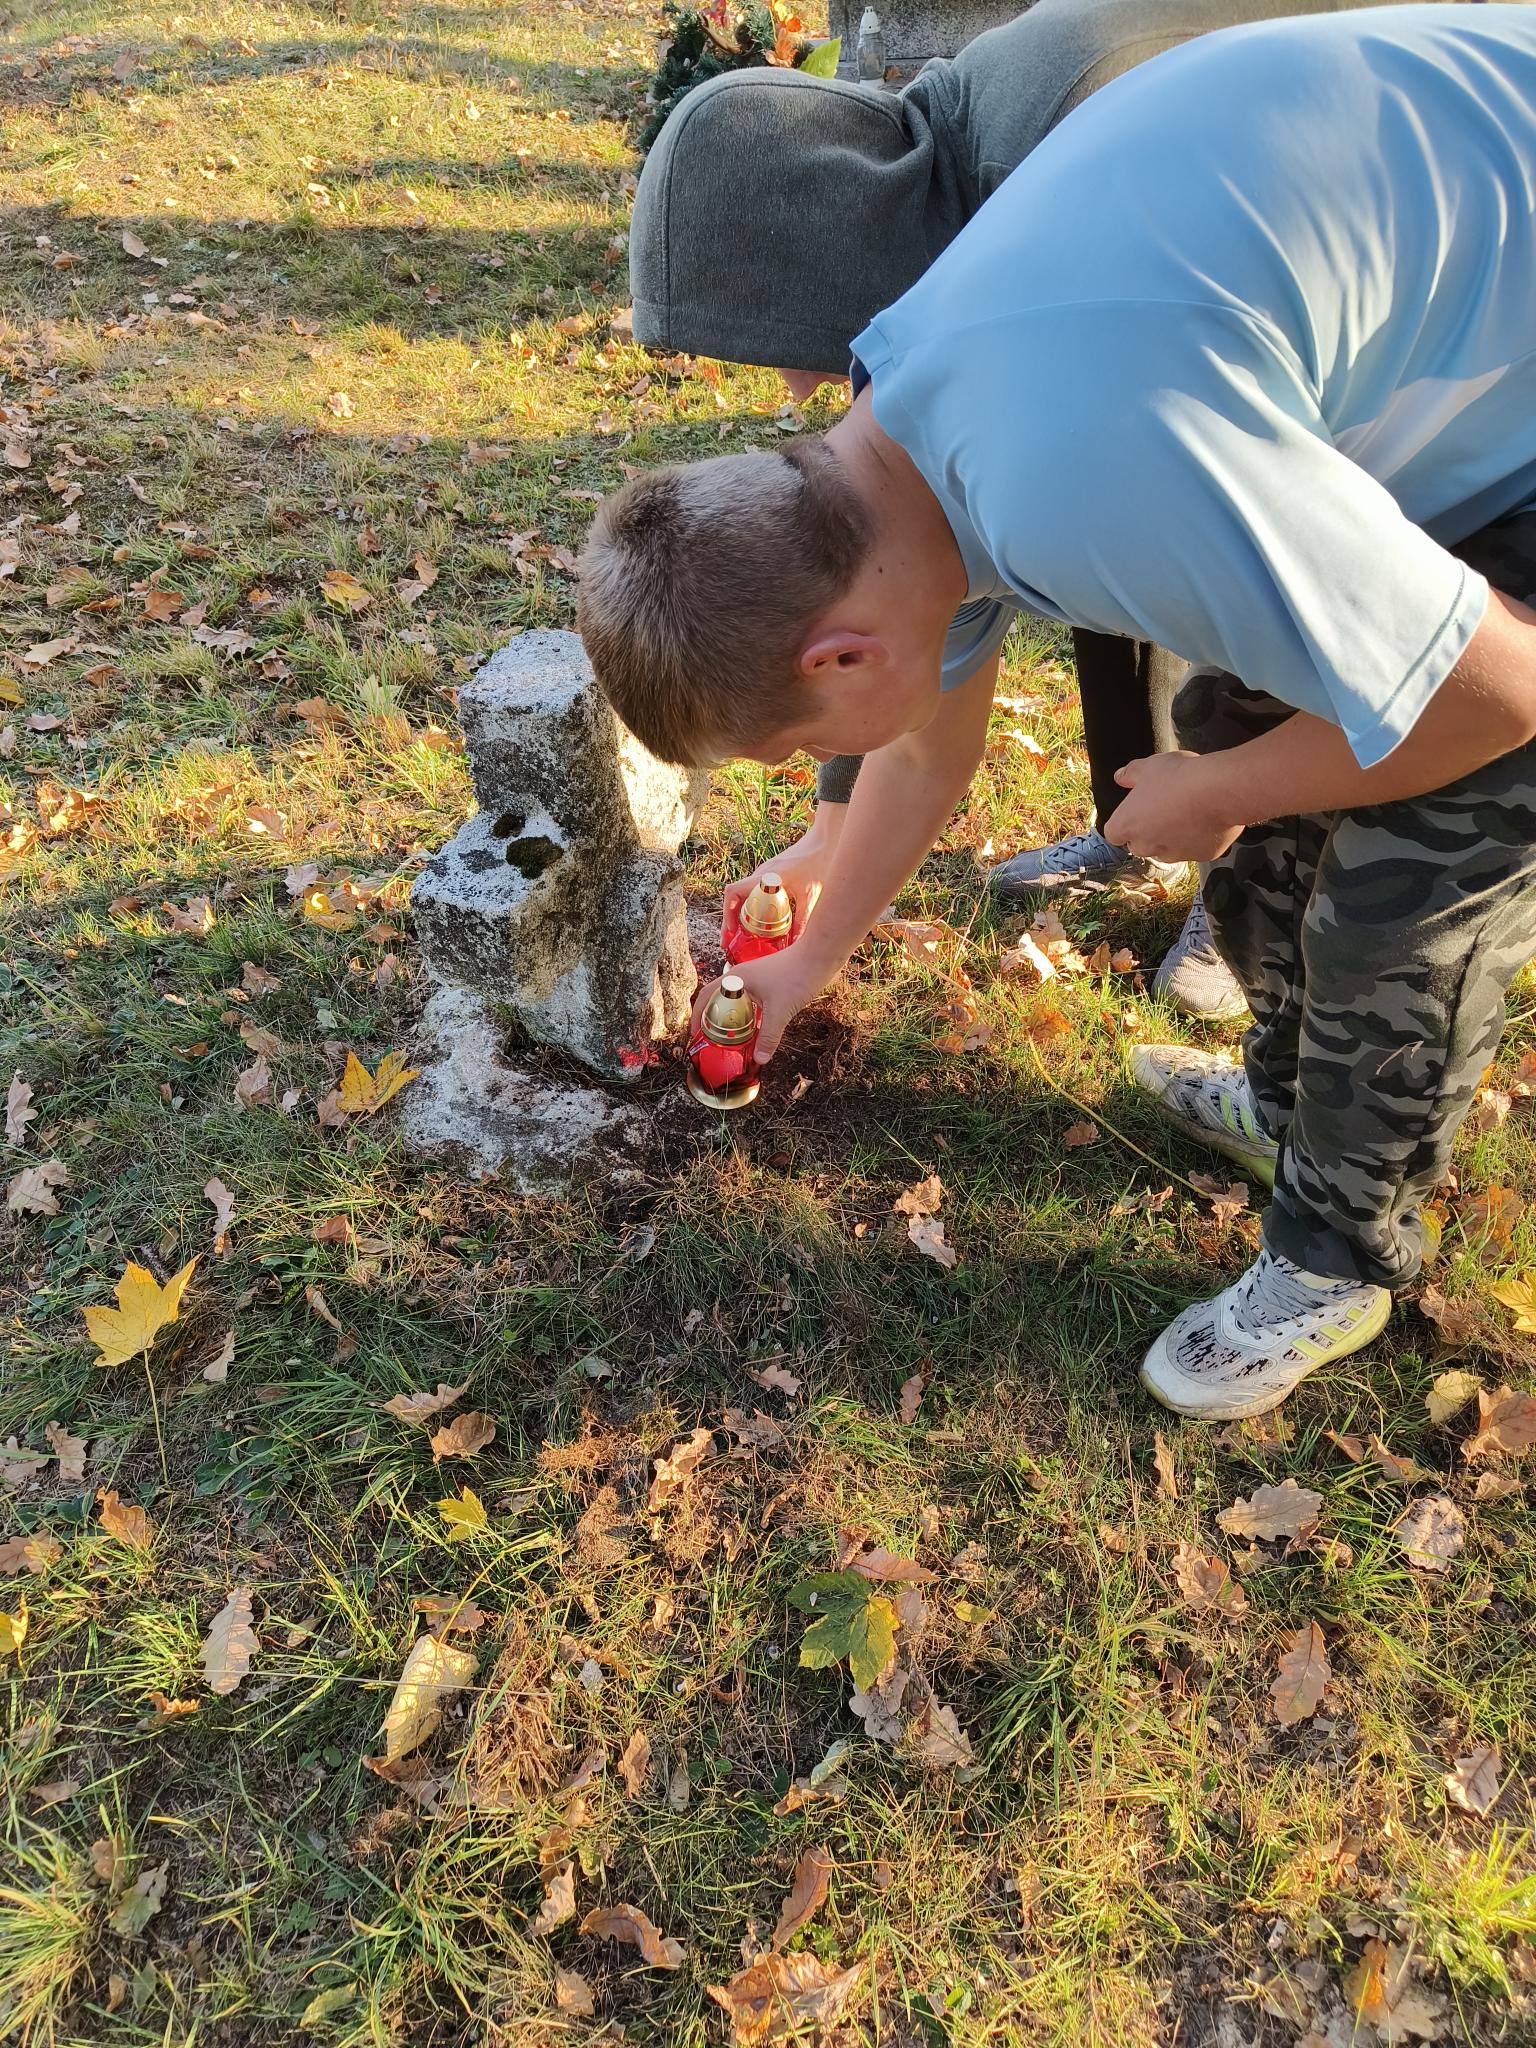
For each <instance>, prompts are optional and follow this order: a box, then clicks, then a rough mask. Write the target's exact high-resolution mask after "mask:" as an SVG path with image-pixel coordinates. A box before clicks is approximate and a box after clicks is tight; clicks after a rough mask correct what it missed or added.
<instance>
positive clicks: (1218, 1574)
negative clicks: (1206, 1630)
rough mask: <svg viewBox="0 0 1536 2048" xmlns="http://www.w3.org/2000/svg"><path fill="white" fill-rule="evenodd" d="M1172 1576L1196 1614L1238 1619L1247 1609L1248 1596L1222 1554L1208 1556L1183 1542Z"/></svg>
mask: <svg viewBox="0 0 1536 2048" xmlns="http://www.w3.org/2000/svg"><path fill="white" fill-rule="evenodd" d="M1173 1576H1174V1578H1175V1579H1176V1580H1177V1582H1178V1587H1179V1591H1180V1592H1181V1593H1182V1594H1183V1595H1184V1598H1185V1600H1186V1601H1187V1602H1188V1604H1189V1605H1190V1606H1191V1607H1192V1608H1193V1609H1194V1611H1195V1612H1196V1613H1197V1614H1203V1613H1207V1612H1209V1613H1212V1614H1219V1615H1220V1616H1221V1618H1222V1619H1223V1621H1236V1620H1237V1618H1238V1616H1239V1615H1241V1614H1245V1613H1246V1612H1247V1609H1248V1595H1247V1594H1246V1593H1245V1592H1244V1591H1243V1589H1242V1587H1241V1586H1240V1585H1239V1584H1238V1583H1237V1581H1236V1579H1234V1578H1233V1576H1232V1569H1231V1566H1230V1565H1229V1564H1228V1563H1227V1561H1226V1559H1225V1558H1222V1557H1207V1556H1206V1555H1205V1553H1204V1552H1203V1551H1200V1550H1197V1549H1196V1548H1195V1546H1194V1545H1193V1544H1192V1543H1181V1544H1180V1545H1179V1547H1178V1549H1177V1551H1176V1552H1175V1553H1174V1559H1173Z"/></svg>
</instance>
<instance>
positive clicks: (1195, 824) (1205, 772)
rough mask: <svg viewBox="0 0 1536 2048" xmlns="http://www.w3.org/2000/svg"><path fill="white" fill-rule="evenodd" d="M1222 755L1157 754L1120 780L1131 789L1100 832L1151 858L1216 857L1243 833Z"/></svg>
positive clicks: (1132, 764) (1127, 769)
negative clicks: (1225, 783) (1227, 799)
mask: <svg viewBox="0 0 1536 2048" xmlns="http://www.w3.org/2000/svg"><path fill="white" fill-rule="evenodd" d="M1220 759H1221V756H1220V755H1219V754H1184V753H1180V754H1153V755H1151V756H1149V757H1148V758H1147V759H1146V760H1142V761H1127V763H1126V764H1125V766H1124V767H1123V768H1119V769H1116V771H1115V780H1116V782H1118V783H1119V785H1120V787H1121V788H1122V789H1126V790H1129V791H1130V794H1129V796H1127V797H1126V799H1125V801H1124V802H1123V803H1121V804H1118V805H1117V806H1116V808H1115V809H1114V811H1112V812H1111V814H1110V816H1109V817H1108V818H1107V819H1106V820H1105V821H1104V822H1103V823H1102V824H1101V825H1100V827H1099V830H1100V831H1101V832H1102V833H1103V834H1104V837H1105V838H1106V839H1109V840H1112V841H1113V842H1114V844H1115V845H1116V846H1124V847H1128V848H1129V849H1130V851H1131V852H1132V853H1135V854H1139V855H1141V856H1142V858H1143V859H1146V860H1161V861H1180V860H1216V859H1218V858H1219V857H1220V856H1221V855H1222V854H1224V853H1225V852H1226V850H1227V848H1228V847H1229V846H1230V845H1231V844H1232V842H1233V840H1234V839H1236V838H1237V836H1238V834H1239V833H1240V832H1241V831H1242V829H1243V826H1242V821H1241V820H1237V821H1234V820H1233V818H1232V816H1231V806H1230V805H1229V804H1227V803H1224V802H1223V800H1222V790H1221V784H1220V768H1219V765H1218V764H1219V762H1220Z"/></svg>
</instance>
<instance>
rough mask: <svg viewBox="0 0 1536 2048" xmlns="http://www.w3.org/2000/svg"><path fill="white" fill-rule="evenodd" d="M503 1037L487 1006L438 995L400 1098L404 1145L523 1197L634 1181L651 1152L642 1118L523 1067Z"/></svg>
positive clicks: (442, 991) (447, 990)
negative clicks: (495, 1180) (414, 1070)
mask: <svg viewBox="0 0 1536 2048" xmlns="http://www.w3.org/2000/svg"><path fill="white" fill-rule="evenodd" d="M505 1037H506V1034H505V1032H504V1030H503V1029H502V1026H501V1024H500V1022H499V1020H498V1018H497V1016H496V1013H495V1007H494V1005H493V1004H492V1003H491V1002H489V1001H488V1000H487V998H486V997H484V996H481V995H477V994H475V993H474V991H473V990H471V989H465V988H455V987H454V986H452V984H450V983H440V984H439V985H438V987H437V989H436V990H435V991H434V993H433V994H432V996H431V997H430V998H429V1000H428V1002H427V1006H426V1009H425V1011H424V1012H423V1015H422V1019H421V1025H420V1036H419V1040H418V1043H417V1046H416V1050H415V1056H416V1057H418V1058H419V1060H420V1062H421V1068H420V1074H419V1077H418V1078H417V1079H416V1080H415V1081H413V1082H412V1083H411V1085H410V1087H409V1088H408V1089H407V1090H406V1092H405V1093H404V1095H402V1097H401V1098H400V1100H401V1105H402V1108H401V1120H400V1121H401V1133H402V1135H403V1137H404V1139H405V1142H406V1144H407V1145H409V1146H410V1147H411V1149H412V1150H413V1151H416V1152H420V1153H424V1154H426V1155H427V1156H428V1157H433V1158H441V1159H445V1160H451V1161H454V1162H456V1163H458V1164H461V1165H467V1166H469V1167H471V1168H474V1169H477V1170H478V1171H479V1172H481V1173H485V1174H497V1175H499V1176H500V1177H501V1178H502V1179H504V1180H506V1181H507V1182H508V1183H510V1185H511V1186H513V1187H515V1188H516V1189H517V1190H518V1192H519V1193H521V1194H530V1195H547V1194H558V1193H561V1192H563V1191H565V1190H567V1189H569V1188H570V1187H572V1186H576V1185H580V1184H581V1183H582V1182H584V1181H592V1180H601V1181H602V1182H604V1183H605V1184H607V1185H615V1184H622V1183H623V1182H625V1181H629V1180H634V1179H636V1178H638V1177H639V1175H640V1173H641V1170H642V1164H643V1161H644V1159H645V1157H646V1155H647V1152H648V1150H649V1124H648V1121H647V1119H646V1117H645V1116H644V1115H643V1114H642V1113H641V1112H640V1111H639V1110H638V1109H637V1108H635V1107H634V1106H633V1104H632V1103H630V1102H626V1101H623V1100H618V1099H615V1097H613V1096H612V1095H609V1094H606V1093H605V1092H604V1091H603V1090H602V1089H600V1088H581V1087H576V1086H573V1085H572V1084H571V1083H570V1082H567V1081H551V1080H549V1079H547V1078H545V1077H544V1076H541V1075H539V1074H536V1073H534V1072H532V1071H530V1070H529V1069H528V1068H527V1067H525V1066H520V1065H519V1064H518V1063H517V1061H516V1060H515V1059H512V1058H509V1057H508V1055H507V1054H506V1052H505V1050H504V1045H505Z"/></svg>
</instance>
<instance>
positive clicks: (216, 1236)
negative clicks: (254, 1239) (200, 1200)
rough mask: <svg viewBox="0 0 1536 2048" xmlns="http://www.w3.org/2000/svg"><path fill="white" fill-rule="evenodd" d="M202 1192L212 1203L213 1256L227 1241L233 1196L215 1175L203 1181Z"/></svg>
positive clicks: (216, 1255) (233, 1209)
mask: <svg viewBox="0 0 1536 2048" xmlns="http://www.w3.org/2000/svg"><path fill="white" fill-rule="evenodd" d="M203 1193H204V1195H206V1197H207V1198H208V1200H209V1201H210V1202H212V1204H213V1250H214V1256H215V1257H218V1256H220V1255H221V1254H222V1253H223V1250H224V1247H225V1245H226V1244H227V1243H228V1242H229V1226H230V1223H231V1221H232V1220H233V1217H234V1213H235V1198H234V1196H233V1195H232V1194H231V1193H230V1191H229V1189H228V1188H227V1187H225V1185H224V1183H223V1181H221V1180H220V1179H219V1178H218V1176H217V1175H215V1176H214V1177H213V1179H212V1180H209V1181H205V1182H204V1184H203Z"/></svg>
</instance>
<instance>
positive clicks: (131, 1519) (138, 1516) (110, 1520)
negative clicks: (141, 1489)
mask: <svg viewBox="0 0 1536 2048" xmlns="http://www.w3.org/2000/svg"><path fill="white" fill-rule="evenodd" d="M96 1498H97V1500H98V1501H99V1502H100V1503H101V1526H102V1528H103V1529H104V1530H105V1531H106V1533H107V1534H108V1535H109V1536H111V1537H114V1538H115V1539H116V1540H117V1542H119V1543H126V1544H127V1545H128V1548H129V1549H130V1550H148V1548H149V1546H150V1544H151V1543H152V1542H153V1541H154V1535H155V1531H154V1524H153V1523H152V1522H151V1521H150V1519H149V1516H148V1515H147V1514H145V1512H144V1510H143V1509H142V1508H137V1507H131V1506H129V1505H128V1504H127V1503H126V1502H124V1501H121V1500H119V1499H118V1497H117V1495H116V1494H115V1493H113V1492H110V1491H109V1490H108V1489H107V1488H106V1487H103V1488H101V1489H100V1490H99V1491H98V1493H97V1495H96Z"/></svg>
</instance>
